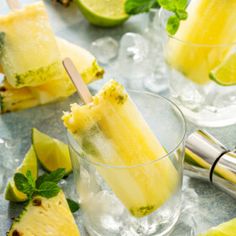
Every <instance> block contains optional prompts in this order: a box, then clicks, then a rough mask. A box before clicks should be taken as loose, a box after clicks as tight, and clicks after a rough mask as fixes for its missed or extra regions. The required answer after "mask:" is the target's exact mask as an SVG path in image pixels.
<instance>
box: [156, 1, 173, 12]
mask: <svg viewBox="0 0 236 236" xmlns="http://www.w3.org/2000/svg"><path fill="white" fill-rule="evenodd" d="M158 3H159V4H160V6H161V7H162V8H164V9H166V10H168V11H173V12H174V11H175V10H176V0H158Z"/></svg>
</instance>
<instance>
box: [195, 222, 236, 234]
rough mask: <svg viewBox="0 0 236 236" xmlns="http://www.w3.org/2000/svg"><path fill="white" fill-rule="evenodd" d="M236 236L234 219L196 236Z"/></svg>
mask: <svg viewBox="0 0 236 236" xmlns="http://www.w3.org/2000/svg"><path fill="white" fill-rule="evenodd" d="M235 235H236V218H235V219H233V220H231V221H228V222H226V223H223V224H220V225H218V226H216V227H213V228H212V229H210V230H209V231H207V232H206V233H203V234H199V235H198V236H235Z"/></svg>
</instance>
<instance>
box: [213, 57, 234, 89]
mask: <svg viewBox="0 0 236 236" xmlns="http://www.w3.org/2000/svg"><path fill="white" fill-rule="evenodd" d="M210 79H212V80H214V81H215V82H216V83H218V84H220V85H223V86H230V85H236V53H231V54H230V55H229V56H228V57H227V58H226V59H225V60H224V61H223V62H222V63H221V64H220V65H219V66H218V67H216V68H215V69H214V70H212V71H211V73H210Z"/></svg>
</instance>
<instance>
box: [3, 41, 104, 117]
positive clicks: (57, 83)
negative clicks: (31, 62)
mask: <svg viewBox="0 0 236 236" xmlns="http://www.w3.org/2000/svg"><path fill="white" fill-rule="evenodd" d="M57 44H58V47H59V49H60V54H61V58H65V57H70V58H72V60H73V62H74V63H75V65H76V68H77V69H78V71H79V72H80V73H81V75H82V78H83V80H84V81H85V82H86V83H91V82H93V81H95V80H97V79H100V78H101V77H102V76H103V73H104V70H103V69H102V68H101V67H100V66H99V65H98V64H97V62H96V59H95V58H94V56H93V55H92V54H90V53H89V52H88V51H86V50H85V49H83V48H80V47H79V46H77V45H75V44H72V43H70V42H68V41H66V40H63V39H61V38H57ZM64 72H65V71H64ZM64 72H63V73H64ZM64 75H65V76H64V78H60V79H58V80H54V81H51V82H47V83H45V84H43V85H40V86H37V87H24V88H20V89H16V88H13V87H12V86H11V85H10V84H9V83H8V82H7V81H6V80H4V81H3V82H2V83H1V84H0V113H5V112H11V111H17V110H22V109H27V108H31V107H34V106H38V105H42V104H46V103H49V102H54V101H56V100H59V99H61V98H65V97H68V96H70V95H72V94H73V93H74V92H75V91H76V89H75V87H74V85H73V84H72V82H71V80H70V79H69V77H68V76H67V74H64Z"/></svg>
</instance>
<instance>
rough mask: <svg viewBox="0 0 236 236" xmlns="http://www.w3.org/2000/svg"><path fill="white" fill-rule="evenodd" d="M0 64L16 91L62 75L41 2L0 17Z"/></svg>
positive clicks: (54, 41)
mask: <svg viewBox="0 0 236 236" xmlns="http://www.w3.org/2000/svg"><path fill="white" fill-rule="evenodd" d="M0 63H1V65H2V67H3V71H4V74H5V75H6V77H7V80H8V82H9V84H10V85H11V86H12V87H15V88H21V87H25V86H38V85H40V84H43V83H45V82H47V81H50V80H53V79H58V77H59V76H60V75H61V74H63V73H62V71H63V66H62V65H61V58H60V52H59V49H58V47H57V43H56V40H55V36H54V34H53V32H52V29H51V27H50V24H49V22H48V15H47V13H46V9H45V6H44V4H43V2H42V1H40V2H38V3H35V4H32V5H28V6H26V7H25V8H23V9H20V10H16V11H13V12H11V13H9V14H8V15H7V16H0Z"/></svg>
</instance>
